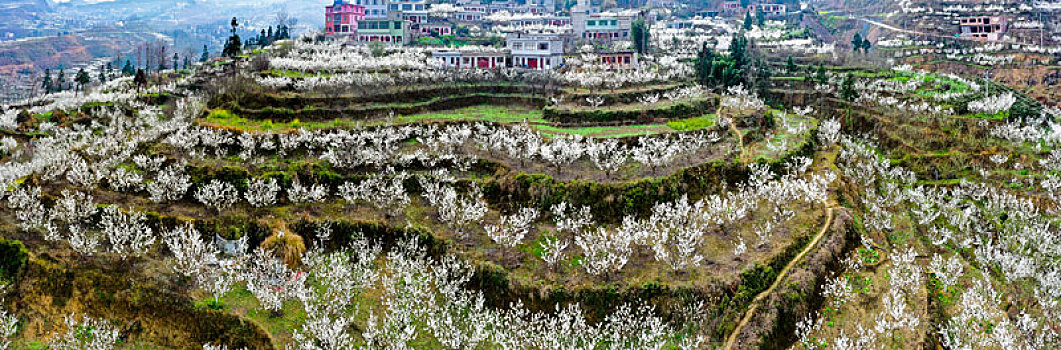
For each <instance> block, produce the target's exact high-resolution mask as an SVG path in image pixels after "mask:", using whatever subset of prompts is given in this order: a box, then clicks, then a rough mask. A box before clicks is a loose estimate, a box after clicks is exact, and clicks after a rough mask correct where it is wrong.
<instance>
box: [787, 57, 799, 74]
mask: <svg viewBox="0 0 1061 350" xmlns="http://www.w3.org/2000/svg"><path fill="white" fill-rule="evenodd" d="M796 69H797V68H796V61H794V60H793V59H792V56H788V60H787V62H785V71H786V72H788V74H792V73H795V72H796Z"/></svg>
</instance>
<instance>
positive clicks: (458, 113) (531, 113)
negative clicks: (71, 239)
mask: <svg viewBox="0 0 1061 350" xmlns="http://www.w3.org/2000/svg"><path fill="white" fill-rule="evenodd" d="M398 120H399V121H401V122H418V121H429V120H442V121H454V120H467V121H488V122H495V123H522V122H523V121H524V120H526V121H527V122H529V123H546V120H545V119H544V118H543V117H542V111H539V110H532V109H520V108H511V107H499V106H486V105H484V106H474V107H467V108H462V109H457V110H452V111H445V112H438V113H426V114H413V115H403V116H399V117H398Z"/></svg>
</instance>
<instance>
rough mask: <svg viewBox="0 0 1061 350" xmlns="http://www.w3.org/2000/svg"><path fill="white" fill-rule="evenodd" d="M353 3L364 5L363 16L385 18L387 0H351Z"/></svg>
mask: <svg viewBox="0 0 1061 350" xmlns="http://www.w3.org/2000/svg"><path fill="white" fill-rule="evenodd" d="M351 2H353V3H354V5H360V6H364V7H365V18H367V19H382V18H387V0H352V1H351Z"/></svg>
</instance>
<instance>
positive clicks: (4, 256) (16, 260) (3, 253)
mask: <svg viewBox="0 0 1061 350" xmlns="http://www.w3.org/2000/svg"><path fill="white" fill-rule="evenodd" d="M28 260H29V252H28V251H27V250H26V246H25V245H23V244H22V242H20V241H16V240H7V239H2V238H0V280H5V281H13V280H14V279H15V277H17V276H18V274H19V272H21V271H22V268H23V267H24V266H26V262H27V261H28Z"/></svg>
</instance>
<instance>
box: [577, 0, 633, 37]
mask: <svg viewBox="0 0 1061 350" xmlns="http://www.w3.org/2000/svg"><path fill="white" fill-rule="evenodd" d="M589 12H590V9H589V6H588V5H586V4H585V3H583V2H581V1H580V2H579V4H578V5H575V7H574V8H572V9H571V27H572V29H573V30H574V33H575V37H576V38H580V39H589V40H630V30H631V26H632V25H633V22H634V18H636V17H637V14H638V12H637V11H632V10H624V11H617V12H616V11H608V12H599V13H589Z"/></svg>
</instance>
